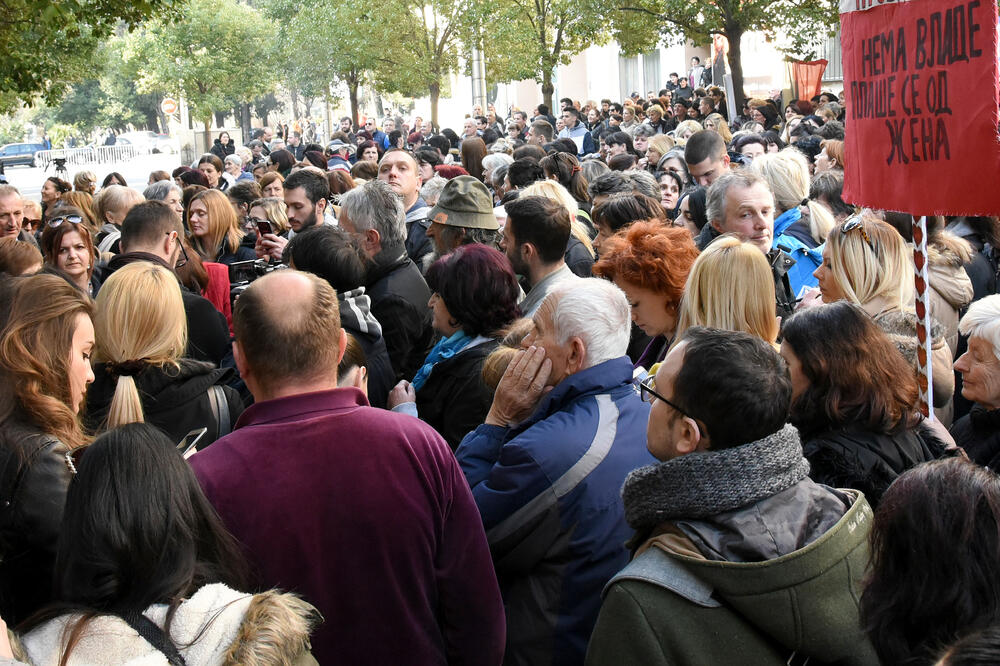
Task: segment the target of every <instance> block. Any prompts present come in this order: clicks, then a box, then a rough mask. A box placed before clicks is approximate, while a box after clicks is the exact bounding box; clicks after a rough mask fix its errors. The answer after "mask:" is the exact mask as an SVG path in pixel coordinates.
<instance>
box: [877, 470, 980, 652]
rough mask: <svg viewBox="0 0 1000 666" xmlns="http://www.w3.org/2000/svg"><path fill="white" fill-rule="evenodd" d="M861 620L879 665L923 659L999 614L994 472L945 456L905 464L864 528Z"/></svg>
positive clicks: (977, 628)
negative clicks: (867, 543)
mask: <svg viewBox="0 0 1000 666" xmlns="http://www.w3.org/2000/svg"><path fill="white" fill-rule="evenodd" d="M870 539H871V551H872V554H871V573H870V574H869V576H868V580H867V581H866V585H865V589H864V592H863V593H862V595H861V622H862V625H863V627H864V629H865V631H866V632H868V636H869V638H871V641H872V644H873V645H874V646H875V651H876V652H877V653H878V656H879V659H880V660H881V661H882V663H885V664H897V665H908V664H930V663H933V661H934V655H935V654H936V653H937V652H938V651H939V650H940V649H941V648H942V647H943V646H945V645H947V644H949V643H951V642H953V641H955V640H956V639H957V638H959V637H960V636H963V635H965V634H967V633H969V632H973V631H977V630H979V629H982V628H984V627H987V626H989V625H991V624H994V623H996V622H997V621H998V620H1000V558H998V557H997V553H998V552H1000V477H998V476H997V475H996V474H994V473H993V472H991V471H989V470H988V469H985V468H983V467H979V466H978V465H975V464H974V463H972V462H969V461H968V460H964V459H961V458H948V459H944V460H938V461H935V462H930V463H926V464H923V465H918V466H917V467H914V468H913V469H911V470H909V471H907V472H906V473H904V474H903V475H902V476H900V477H899V478H898V479H896V481H895V483H893V484H892V486H890V487H889V489H888V490H887V491H886V493H885V494H884V495H883V496H882V501H881V502H880V503H879V506H878V510H877V511H876V512H875V520H874V523H873V525H872V531H871V537H870Z"/></svg>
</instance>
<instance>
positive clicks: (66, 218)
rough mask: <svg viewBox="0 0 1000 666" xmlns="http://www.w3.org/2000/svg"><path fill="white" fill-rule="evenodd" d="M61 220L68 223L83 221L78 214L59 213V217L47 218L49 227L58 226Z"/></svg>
mask: <svg viewBox="0 0 1000 666" xmlns="http://www.w3.org/2000/svg"><path fill="white" fill-rule="evenodd" d="M63 222H69V223H70V224H81V223H82V222H83V217H81V216H80V215H60V216H59V217H53V218H52V219H51V220H49V222H48V225H49V226H50V227H53V228H55V227H58V226H59V225H60V224H62V223H63Z"/></svg>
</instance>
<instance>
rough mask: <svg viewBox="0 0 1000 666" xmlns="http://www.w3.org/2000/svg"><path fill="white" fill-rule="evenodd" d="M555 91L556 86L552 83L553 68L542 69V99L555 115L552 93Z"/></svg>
mask: <svg viewBox="0 0 1000 666" xmlns="http://www.w3.org/2000/svg"><path fill="white" fill-rule="evenodd" d="M554 92H555V86H553V85H552V70H551V69H548V68H546V69H544V70H543V71H542V101H543V102H545V105H546V106H547V107H549V113H551V114H552V115H555V114H556V112H555V107H554V106H552V93H554Z"/></svg>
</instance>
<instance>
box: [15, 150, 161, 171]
mask: <svg viewBox="0 0 1000 666" xmlns="http://www.w3.org/2000/svg"><path fill="white" fill-rule="evenodd" d="M148 153H149V148H146V147H143V146H137V145H133V144H128V145H116V146H88V147H86V148H57V149H54V150H39V151H38V152H37V153H35V166H37V167H40V168H43V169H47V168H48V167H49V165H50V164H52V162H53V161H54V160H56V159H64V160H66V162H65V163H66V164H76V165H84V164H111V163H117V162H124V161H126V160H130V159H133V158H135V157H138V156H139V155H147V154H148Z"/></svg>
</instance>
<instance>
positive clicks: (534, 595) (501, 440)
mask: <svg viewBox="0 0 1000 666" xmlns="http://www.w3.org/2000/svg"><path fill="white" fill-rule="evenodd" d="M648 414H649V406H648V405H647V404H646V403H644V402H643V401H642V400H641V399H640V398H639V395H638V393H637V392H636V390H635V387H634V385H633V384H632V364H631V362H630V361H629V360H628V358H626V357H621V358H617V359H614V360H611V361H606V362H604V363H601V364H599V365H596V366H594V367H592V368H588V369H587V370H583V371H581V372H577V373H575V374H573V375H570V376H569V377H567V378H566V379H564V380H563V381H562V382H560V383H559V385H558V386H556V387H555V388H554V389H553V390H552V391H551V392H550V393H549V394H548V395H547V396H546V397H545V398H544V399H543V400H542V402H541V403H540V404H539V406H538V409H537V410H536V411H535V413H534V415H533V416H532V417H531V418H529V419H528V420H527V421H525V422H524V423H522V424H520V425H519V426H518V427H516V428H501V427H498V426H489V425H485V424H484V425H481V426H479V427H478V428H476V429H475V430H474V431H472V432H471V433H469V434H468V435H467V436H466V437H465V439H464V440H462V444H461V445H460V446H459V448H458V450H457V451H456V455H457V457H458V461H459V463H460V464H461V466H462V471H463V472H464V473H465V478H466V479H467V480H468V481H469V485H470V486H471V487H472V494H473V496H474V497H475V500H476V504H477V505H478V506H479V512H480V513H481V514H482V517H483V523H484V525H485V527H486V536H487V539H488V540H489V543H490V549H491V552H492V554H493V562H494V564H495V566H496V572H497V577H498V579H499V581H500V589H501V592H502V594H503V600H504V607H505V609H506V613H507V653H506V656H505V658H504V663H506V664H533V665H542V664H582V663H583V658H584V655H585V653H586V650H587V641H588V639H589V638H590V633H591V631H592V630H593V628H594V623H595V622H596V621H597V614H598V611H599V610H600V606H601V589H602V588H603V586H604V584H605V583H607V581H608V580H609V579H610V578H611V577H612V576H614V575H615V573H617V572H618V570H619V569H621V567H623V566H624V565H625V564H627V563H628V557H629V555H628V551H627V550H626V549H625V545H624V544H625V541H626V540H627V539H628V538H629V536H630V535H631V530H630V528H629V527H628V525H627V524H626V522H625V517H624V509H623V505H622V500H621V494H620V493H621V487H622V484H623V483H624V481H625V477H626V476H627V475H628V473H629V472H631V471H632V470H633V469H636V468H638V467H642V466H644V465H648V464H651V463H653V462H655V460H654V459H653V457H652V455H651V454H650V453H649V452H648V451H647V450H646V420H647V417H648Z"/></svg>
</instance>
